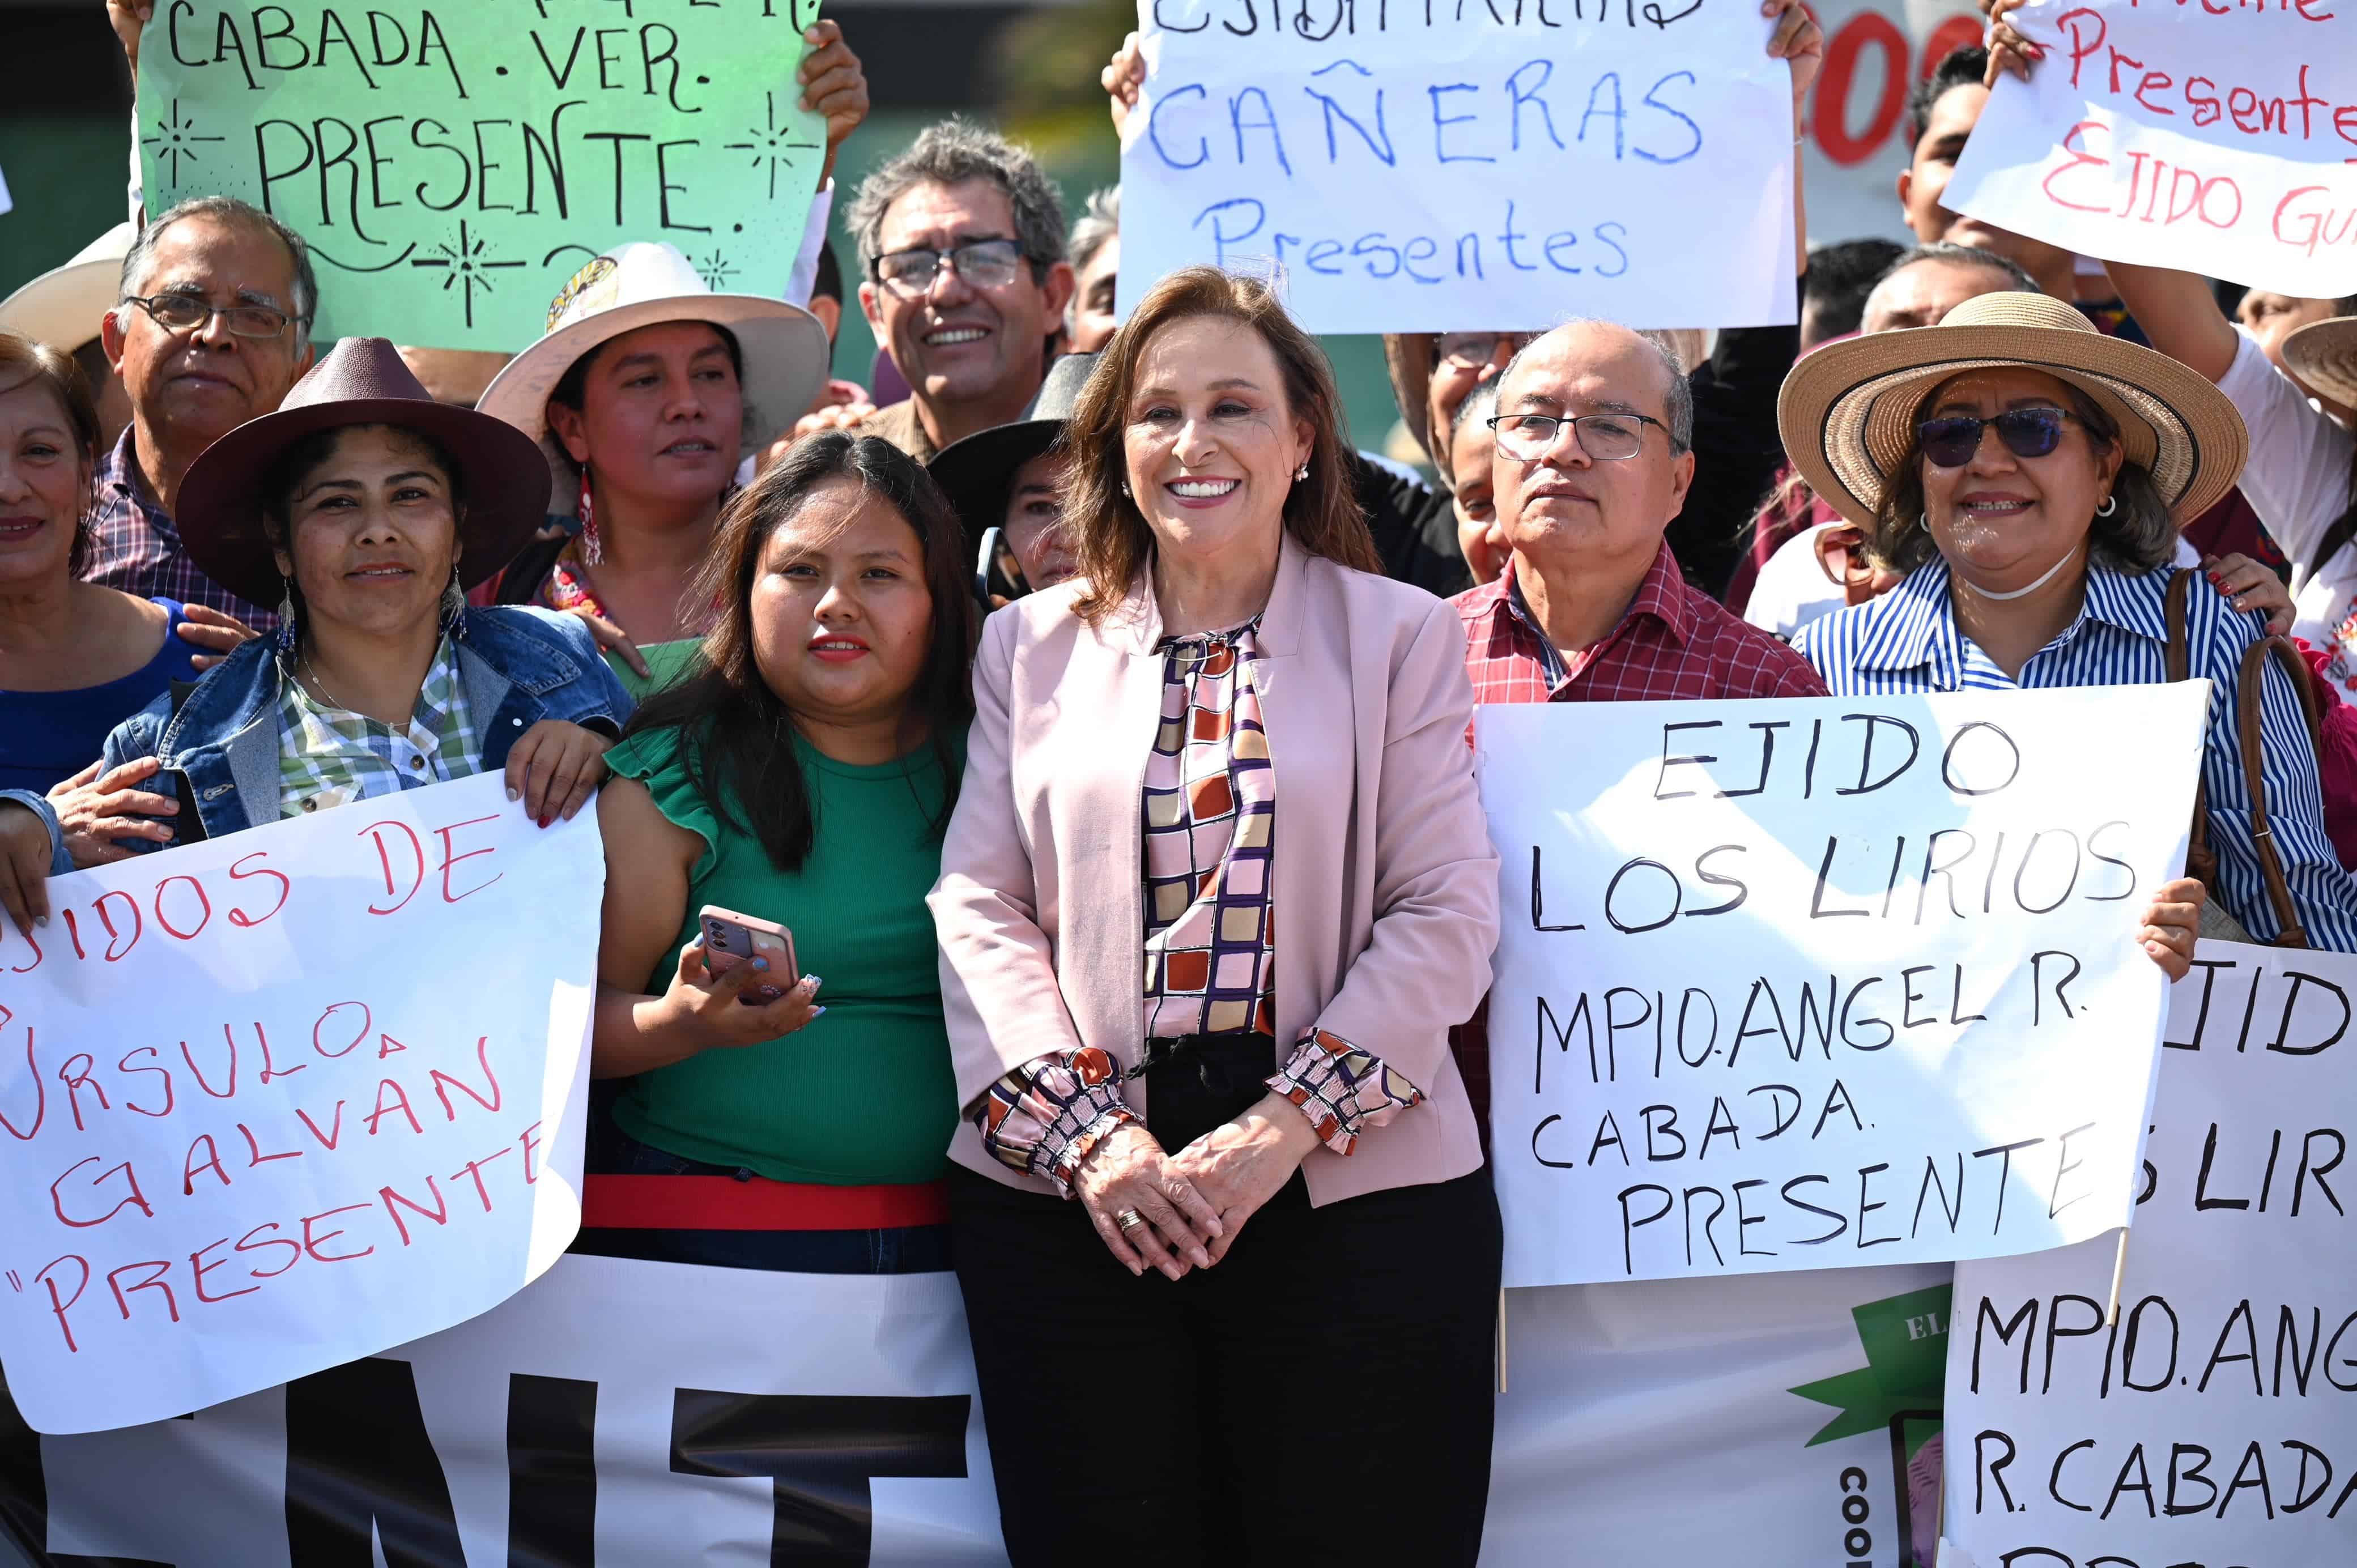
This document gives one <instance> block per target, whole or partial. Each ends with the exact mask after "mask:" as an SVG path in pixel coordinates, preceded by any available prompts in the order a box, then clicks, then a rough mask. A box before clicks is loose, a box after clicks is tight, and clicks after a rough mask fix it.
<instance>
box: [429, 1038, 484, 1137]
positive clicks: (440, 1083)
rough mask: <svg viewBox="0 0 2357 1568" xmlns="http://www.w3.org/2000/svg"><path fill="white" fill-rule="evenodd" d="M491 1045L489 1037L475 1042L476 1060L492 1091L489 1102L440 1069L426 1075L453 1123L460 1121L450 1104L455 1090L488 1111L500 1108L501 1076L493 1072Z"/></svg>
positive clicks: (445, 1114) (445, 1112)
mask: <svg viewBox="0 0 2357 1568" xmlns="http://www.w3.org/2000/svg"><path fill="white" fill-rule="evenodd" d="M490 1044H491V1037H490V1036H489V1035H484V1036H479V1038H478V1039H477V1040H476V1041H475V1060H476V1061H478V1062H479V1063H480V1064H482V1069H483V1081H484V1082H485V1083H487V1084H489V1085H490V1090H491V1097H490V1099H489V1100H486V1099H484V1098H483V1097H482V1096H481V1095H479V1094H477V1093H476V1092H475V1091H474V1090H471V1089H469V1088H468V1087H467V1085H466V1084H465V1082H464V1081H462V1080H461V1079H455V1078H452V1077H451V1076H450V1075H449V1074H448V1073H447V1072H443V1071H441V1070H440V1069H428V1071H427V1073H426V1075H425V1076H426V1077H427V1078H429V1079H432V1080H433V1083H434V1092H435V1094H436V1096H437V1097H439V1098H440V1100H441V1101H442V1114H443V1115H444V1116H446V1117H447V1118H449V1119H450V1120H451V1121H453V1122H456V1121H457V1119H458V1112H457V1110H456V1109H454V1108H453V1107H452V1106H451V1104H450V1091H451V1090H454V1089H455V1090H457V1091H458V1092H459V1093H461V1094H463V1095H465V1096H466V1097H467V1098H468V1099H469V1100H471V1101H474V1102H475V1103H476V1104H478V1105H479V1106H481V1107H482V1108H483V1109H484V1110H486V1111H497V1110H498V1109H499V1108H500V1079H499V1074H497V1073H495V1072H493V1071H492V1070H491V1058H490Z"/></svg>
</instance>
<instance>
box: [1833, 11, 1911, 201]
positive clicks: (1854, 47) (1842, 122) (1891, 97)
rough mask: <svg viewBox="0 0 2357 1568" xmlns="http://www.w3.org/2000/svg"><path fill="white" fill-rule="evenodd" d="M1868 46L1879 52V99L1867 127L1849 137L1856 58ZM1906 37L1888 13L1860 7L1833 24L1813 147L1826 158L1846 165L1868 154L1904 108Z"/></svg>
mask: <svg viewBox="0 0 2357 1568" xmlns="http://www.w3.org/2000/svg"><path fill="white" fill-rule="evenodd" d="M1869 46H1870V47H1872V48H1878V49H1880V50H1881V51H1882V98H1881V100H1880V102H1878V103H1876V104H1875V106H1874V113H1871V114H1869V115H1868V116H1867V122H1866V126H1865V128H1864V129H1863V130H1861V131H1860V132H1858V133H1857V134H1856V135H1852V134H1850V129H1849V124H1848V119H1849V90H1850V82H1851V80H1852V79H1853V78H1854V77H1855V76H1856V75H1857V63H1858V56H1859V55H1861V54H1862V53H1864V52H1865V50H1866V49H1867V48H1868V47H1869ZM1907 81H1908V73H1907V38H1906V36H1905V35H1904V34H1902V33H1901V32H1900V30H1899V29H1898V27H1895V26H1893V25H1892V24H1891V21H1890V19H1889V17H1888V16H1883V15H1882V14H1881V13H1880V12H1878V11H1860V12H1858V13H1857V15H1856V16H1852V17H1851V18H1850V19H1849V20H1848V21H1846V22H1844V23H1843V24H1842V25H1841V26H1840V27H1836V28H1835V29H1834V36H1833V38H1832V40H1831V41H1830V42H1828V43H1827V44H1826V45H1825V63H1824V70H1822V71H1821V72H1820V73H1819V75H1818V78H1817V85H1816V104H1815V107H1816V114H1815V116H1814V118H1815V122H1816V124H1815V129H1816V133H1817V145H1818V146H1819V147H1820V148H1822V149H1823V150H1824V155H1825V156H1826V157H1828V158H1831V159H1832V160H1833V161H1834V162H1835V163H1836V164H1839V165H1841V166H1843V167H1845V168H1847V167H1849V166H1852V165H1856V164H1861V163H1864V162H1865V161H1866V160H1867V158H1868V157H1870V156H1873V154H1874V151H1875V149H1876V148H1878V147H1879V146H1881V145H1882V144H1883V142H1884V141H1885V140H1886V139H1888V138H1889V134H1890V131H1891V127H1892V126H1894V125H1896V124H1899V114H1900V110H1902V109H1904V108H1905V107H1906V106H1907Z"/></svg>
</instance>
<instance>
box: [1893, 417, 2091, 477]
mask: <svg viewBox="0 0 2357 1568" xmlns="http://www.w3.org/2000/svg"><path fill="white" fill-rule="evenodd" d="M2078 417H2079V416H2078V415H2077V414H2075V413H2064V412H2063V411H2062V410H2061V409H2059V408H2009V409H2007V410H2006V411H2005V412H2004V413H2000V414H1998V415H1997V416H1996V418H1994V419H1982V418H1980V417H1979V416H1977V415H1975V414H1969V413H1960V414H1952V415H1949V416H1948V417H1946V418H1943V419H1927V420H1925V421H1924V422H1923V423H1922V424H1919V425H1917V426H1916V427H1915V442H1916V446H1917V447H1918V448H1919V449H1920V450H1921V452H1922V454H1923V456H1926V457H1928V458H1930V459H1931V460H1932V464H1933V465H1934V466H1935V467H1942V468H1961V467H1964V465H1965V464H1967V463H1969V462H1971V461H1972V460H1973V454H1974V453H1975V452H1977V451H1979V450H1980V448H1981V432H1982V431H1984V430H1986V429H1987V428H1988V427H1989V426H1990V425H1992V424H1993V425H1995V426H1996V434H1997V439H1998V440H2000V441H2002V442H2004V443H2005V449H2006V450H2007V451H2008V452H2010V453H2012V454H2013V455H2014V456H2017V457H2043V456H2047V455H2048V454H2049V453H2050V452H2052V451H2053V450H2054V448H2055V447H2057V446H2061V444H2062V422H2063V421H2064V420H2066V419H2076V418H2078Z"/></svg>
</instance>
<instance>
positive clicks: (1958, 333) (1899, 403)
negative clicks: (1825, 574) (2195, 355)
mask: <svg viewBox="0 0 2357 1568" xmlns="http://www.w3.org/2000/svg"><path fill="white" fill-rule="evenodd" d="M2011 366H2026V367H2028V368H2029V369H2031V370H2037V371H2046V372H2047V373H2048V374H2050V375H2052V376H2055V377H2057V378H2059V379H2061V380H2062V381H2068V382H2070V383H2071V384H2072V386H2074V387H2077V388H2078V389H2079V390H2080V391H2081V392H2085V393H2086V394H2087V396H2088V397H2089V398H2091V399H2093V402H2094V403H2095V404H2096V406H2098V407H2100V408H2101V409H2103V411H2104V413H2107V414H2109V415H2110V416H2111V418H2112V421H2113V423H2114V424H2117V425H2118V426H2119V431H2120V443H2121V445H2122V446H2124V447H2125V448H2126V454H2127V458H2128V460H2129V461H2130V462H2132V463H2136V464H2137V465H2139V466H2141V467H2144V468H2145V469H2146V470H2147V471H2148V472H2149V473H2150V474H2151V475H2152V478H2153V482H2154V483H2155V484H2156V485H2157V486H2158V487H2159V489H2160V494H2161V498H2162V499H2164V500H2166V501H2167V502H2168V503H2169V515H2170V516H2171V517H2173V518H2175V519H2176V520H2177V521H2179V523H2180V524H2181V523H2184V522H2186V521H2190V520H2191V519H2193V518H2196V517H2199V516H2200V515H2201V513H2202V512H2204V511H2206V510H2209V509H2210V507H2211V506H2212V504H2214V503H2215V502H2216V501H2217V500H2218V499H2219V498H2220V497H2222V496H2223V495H2224V494H2225V493H2226V492H2227V491H2228V490H2230V489H2233V486H2234V480H2235V478H2236V477H2237V476H2239V475H2240V474H2241V473H2242V471H2243V459H2244V457H2245V456H2248V454H2249V451H2250V433H2249V432H2248V431H2246V430H2245V429H2244V426H2243V417H2242V415H2241V414H2239V413H2235V412H2234V405H2233V403H2229V402H2227V401H2226V394H2225V393H2223V392H2220V391H2219V390H2218V389H2217V388H2216V387H2215V386H2213V385H2212V384H2211V382H2210V381H2209V379H2208V378H2207V377H2205V376H2202V375H2200V374H2198V373H2196V372H2195V371H2192V370H2190V369H2189V368H2188V367H2186V366H2184V365H2181V364H2179V362H2178V361H2176V360H2172V359H2170V358H2169V356H2168V355H2166V354H2161V353H2156V352H2155V351H2154V350H2152V349H2147V348H2144V347H2142V346H2140V345H2138V344H2135V343H2126V342H2123V341H2121V340H2120V339H2119V338H2106V337H2104V335H2103V334H2102V333H2100V332H2098V331H2096V330H2095V328H2094V325H2093V323H2092V322H2090V321H2089V320H2088V319H2087V318H2086V317H2083V316H2082V315H2080V314H2079V313H2078V312H2077V311H2076V310H2073V309H2072V308H2071V306H2067V305H2065V304H2063V303H2062V302H2061V300H2057V299H2050V298H2048V297H2047V296H2046V295H2042V294H2016V293H2005V294H1985V295H1979V296H1977V297H1975V298H1973V299H1968V300H1966V301H1964V303H1963V304H1962V305H1959V306H1956V307H1955V308H1954V309H1953V310H1951V311H1950V312H1948V314H1947V316H1946V317H1945V318H1944V319H1943V320H1942V321H1941V323H1940V325H1939V326H1937V327H1919V328H1911V329H1908V330H1903V331H1898V332H1877V333H1873V334H1871V335H1869V336H1867V337H1863V338H1850V339H1849V340H1848V341H1846V342H1841V343H1828V344H1825V345H1824V347H1822V348H1820V349H1817V351H1816V352H1815V353H1813V354H1811V355H1810V356H1809V357H1808V358H1806V359H1804V360H1801V361H1800V362H1799V363H1797V364H1795V365H1794V366H1793V367H1792V374H1790V375H1789V376H1787V377H1785V378H1784V391H1783V392H1782V394H1781V396H1780V397H1779V398H1778V399H1777V407H1776V420H1777V424H1778V426H1779V428H1780V429H1781V432H1782V435H1783V437H1784V450H1785V452H1786V453H1787V454H1788V455H1789V456H1791V457H1792V465H1793V467H1797V468H1799V469H1800V471H1801V473H1802V476H1803V478H1806V479H1807V480H1808V481H1809V483H1810V484H1811V485H1812V486H1813V487H1814V488H1815V489H1816V492H1817V494H1818V495H1820V496H1822V497H1824V499H1825V500H1826V501H1827V502H1828V503H1829V504H1831V505H1832V506H1833V507H1834V508H1835V510H1838V511H1839V512H1840V513H1841V514H1842V515H1843V516H1844V517H1846V518H1847V519H1849V521H1852V522H1855V523H1858V524H1860V525H1862V526H1870V525H1871V524H1872V523H1873V521H1874V514H1875V509H1876V506H1877V505H1878V503H1879V502H1880V500H1881V499H1882V493H1883V487H1884V485H1885V484H1886V483H1888V481H1889V478H1890V476H1891V473H1892V471H1893V470H1894V469H1896V468H1897V467H1899V466H1900V464H1901V463H1904V462H1905V461H1906V460H1907V455H1908V453H1910V451H1912V450H1913V449H1914V446H1915V423H1916V418H1917V410H1918V408H1919V407H1920V405H1921V403H1922V401H1923V399H1924V397H1925V396H1926V395H1927V394H1929V393H1930V392H1931V391H1932V388H1934V387H1936V386H1938V385H1939V384H1940V383H1941V382H1942V381H1946V380H1947V379H1948V378H1949V377H1951V376H1956V375H1961V374H1963V373H1964V372H1965V371H1975V370H1986V369H1996V368H2004V367H2011Z"/></svg>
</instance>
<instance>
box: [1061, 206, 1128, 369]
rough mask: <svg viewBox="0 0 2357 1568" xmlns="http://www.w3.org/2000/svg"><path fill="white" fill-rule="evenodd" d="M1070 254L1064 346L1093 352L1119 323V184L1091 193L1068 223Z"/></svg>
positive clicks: (1082, 351)
mask: <svg viewBox="0 0 2357 1568" xmlns="http://www.w3.org/2000/svg"><path fill="white" fill-rule="evenodd" d="M1069 253H1070V255H1071V263H1072V274H1073V278H1074V287H1073V291H1072V303H1071V306H1070V307H1069V308H1067V309H1066V310H1065V312H1064V338H1065V341H1066V346H1067V347H1068V348H1070V349H1071V351H1072V352H1073V353H1075V354H1093V353H1095V352H1096V351H1097V350H1098V349H1102V348H1103V347H1104V346H1105V344H1106V343H1108V342H1110V341H1111V340H1112V338H1113V334H1114V328H1117V327H1119V326H1120V325H1121V315H1120V310H1119V306H1118V303H1117V301H1116V300H1115V298H1114V281H1115V279H1116V277H1117V276H1118V275H1119V274H1120V272H1121V187H1119V186H1117V185H1109V186H1106V187H1105V188H1103V190H1094V191H1091V192H1090V193H1089V205H1088V209H1087V210H1085V211H1083V212H1082V214H1081V220H1080V221H1079V222H1077V223H1075V224H1073V225H1072V243H1071V250H1070V252H1069Z"/></svg>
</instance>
